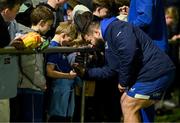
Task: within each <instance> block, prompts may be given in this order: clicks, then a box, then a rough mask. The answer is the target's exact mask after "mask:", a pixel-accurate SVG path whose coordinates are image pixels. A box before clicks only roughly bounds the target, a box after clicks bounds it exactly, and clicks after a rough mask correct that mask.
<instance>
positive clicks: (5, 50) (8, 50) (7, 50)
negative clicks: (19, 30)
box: [0, 47, 95, 54]
mask: <svg viewBox="0 0 180 123" xmlns="http://www.w3.org/2000/svg"><path fill="white" fill-rule="evenodd" d="M93 51H95V49H94V48H91V47H78V48H75V47H51V48H47V49H45V50H43V51H40V52H37V51H35V50H31V49H24V50H17V49H15V48H14V47H5V48H0V54H35V53H54V52H61V53H70V52H93Z"/></svg>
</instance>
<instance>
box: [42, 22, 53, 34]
mask: <svg viewBox="0 0 180 123" xmlns="http://www.w3.org/2000/svg"><path fill="white" fill-rule="evenodd" d="M52 24H53V20H48V21H43V22H42V24H41V26H40V33H41V34H42V35H45V34H46V33H47V31H49V30H50V29H51V26H52Z"/></svg>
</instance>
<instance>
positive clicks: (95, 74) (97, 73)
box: [87, 65, 116, 80]
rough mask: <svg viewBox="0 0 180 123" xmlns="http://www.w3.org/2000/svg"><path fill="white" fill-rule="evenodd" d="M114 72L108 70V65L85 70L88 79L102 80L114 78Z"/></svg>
mask: <svg viewBox="0 0 180 123" xmlns="http://www.w3.org/2000/svg"><path fill="white" fill-rule="evenodd" d="M115 75H116V72H115V71H113V70H112V69H110V67H109V66H108V65H105V66H103V67H101V68H100V67H97V68H90V69H88V70H87V76H88V78H89V79H95V80H102V79H109V78H111V77H114V76H115Z"/></svg>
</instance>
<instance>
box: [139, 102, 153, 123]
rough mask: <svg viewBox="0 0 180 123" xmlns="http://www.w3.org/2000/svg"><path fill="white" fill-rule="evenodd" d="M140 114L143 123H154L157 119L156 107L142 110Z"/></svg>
mask: <svg viewBox="0 0 180 123" xmlns="http://www.w3.org/2000/svg"><path fill="white" fill-rule="evenodd" d="M140 114H141V119H142V121H143V123H150V122H154V118H155V109H154V105H152V106H150V107H148V108H144V109H141V112H140Z"/></svg>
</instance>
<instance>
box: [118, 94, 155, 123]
mask: <svg viewBox="0 0 180 123" xmlns="http://www.w3.org/2000/svg"><path fill="white" fill-rule="evenodd" d="M152 104H154V101H152V100H145V99H136V98H132V97H130V96H128V95H127V93H124V94H123V95H122V97H121V108H122V112H123V116H124V122H125V123H140V122H141V117H140V113H139V111H140V109H142V108H146V107H149V106H151V105H152Z"/></svg>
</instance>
